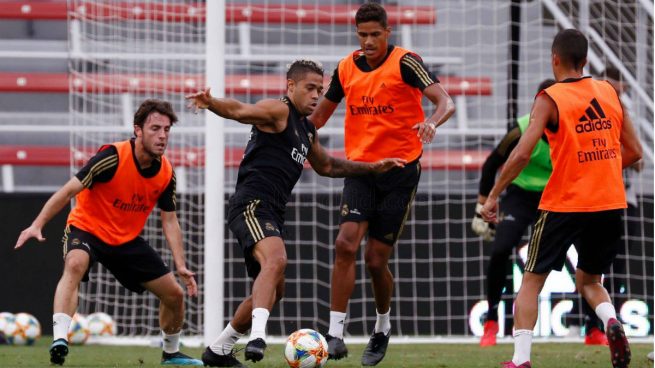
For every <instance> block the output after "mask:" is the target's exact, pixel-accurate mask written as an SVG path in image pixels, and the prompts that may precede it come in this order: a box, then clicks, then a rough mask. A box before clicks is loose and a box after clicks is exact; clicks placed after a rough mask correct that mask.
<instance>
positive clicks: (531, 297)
mask: <svg viewBox="0 0 655 368" xmlns="http://www.w3.org/2000/svg"><path fill="white" fill-rule="evenodd" d="M587 48H588V42H587V39H586V37H585V36H584V35H583V34H582V33H581V32H579V31H577V30H575V29H567V30H563V31H561V32H559V33H558V34H557V35H556V36H555V39H554V40H553V46H552V60H551V64H552V67H553V74H554V75H555V80H557V82H558V83H556V84H554V85H553V86H551V87H549V88H547V89H545V90H543V91H541V92H540V93H538V94H537V97H536V98H535V102H534V105H533V107H532V112H531V113H530V124H529V125H528V128H527V130H526V131H525V133H524V134H523V135H522V136H521V139H520V140H519V143H518V144H517V146H516V148H515V149H514V151H513V152H512V154H511V155H510V157H509V160H508V161H507V163H506V164H505V167H504V169H503V171H502V173H501V175H500V177H499V179H498V181H497V182H496V185H495V186H494V188H493V189H492V190H491V192H490V193H489V196H488V197H487V200H486V202H485V204H484V206H483V208H482V211H481V212H482V216H483V218H484V219H485V220H486V221H490V222H497V212H498V203H497V201H498V196H499V195H500V193H502V192H503V190H504V189H505V188H506V187H507V186H508V185H509V184H510V183H511V182H512V180H513V179H514V178H516V176H517V175H518V174H519V173H520V172H521V170H522V169H523V167H525V165H526V164H527V163H528V161H529V159H530V155H531V153H532V150H533V148H534V147H535V145H536V143H537V142H538V141H539V139H540V138H541V137H542V136H543V135H544V134H545V135H546V138H547V139H548V142H549V144H550V156H551V160H552V163H553V172H552V174H551V176H550V179H549V181H548V183H547V184H546V187H545V188H544V191H543V195H542V197H541V202H540V203H539V210H540V212H539V216H538V219H537V222H536V224H535V226H534V230H533V233H532V237H531V239H530V244H529V247H528V259H527V261H526V266H525V274H524V275H523V280H522V283H521V289H520V290H519V293H518V296H517V297H516V302H515V307H514V356H513V357H512V360H511V361H508V362H505V363H502V364H503V367H505V368H514V367H519V368H529V367H531V366H532V365H531V362H530V349H531V345H532V329H533V328H534V326H535V323H536V320H537V296H538V295H539V293H540V291H541V289H542V287H543V285H544V282H545V281H546V278H547V277H548V274H549V273H550V271H552V270H561V269H562V266H563V265H564V261H565V259H566V251H567V250H568V248H569V247H570V245H571V244H573V245H574V246H575V247H576V249H577V251H578V265H577V269H576V274H575V280H576V286H577V290H578V291H579V292H580V294H582V296H583V297H584V298H585V299H586V300H587V302H588V303H589V305H590V306H591V307H592V308H594V310H595V311H596V314H597V315H598V317H599V318H600V319H601V320H602V321H603V324H604V325H605V331H606V334H607V339H608V341H609V345H610V351H611V360H612V366H613V367H615V368H619V367H620V368H624V367H627V366H628V364H629V363H630V348H629V345H628V340H627V339H626V337H625V333H624V331H623V326H622V325H621V323H620V322H619V321H618V320H617V318H616V311H615V309H614V306H613V305H612V304H611V300H610V297H609V295H608V293H607V290H605V288H604V287H603V285H602V283H601V277H602V274H603V273H604V272H607V270H608V268H609V267H610V266H611V265H612V262H613V261H614V258H615V256H616V253H617V251H618V248H619V246H620V241H621V232H622V229H623V223H622V219H621V214H622V213H623V208H626V199H625V190H624V187H623V179H622V168H624V167H628V166H630V165H631V164H633V163H634V162H636V161H637V160H639V159H640V158H641V154H642V152H641V145H640V144H639V139H638V138H637V136H636V134H635V131H634V128H633V126H632V122H631V121H630V117H629V115H628V114H627V113H625V112H624V109H623V107H622V105H621V101H620V100H619V97H618V95H617V93H616V91H615V90H614V88H613V87H612V86H611V85H610V84H609V83H608V82H607V81H596V80H593V79H591V78H590V77H584V76H583V67H584V65H585V64H586V62H587Z"/></svg>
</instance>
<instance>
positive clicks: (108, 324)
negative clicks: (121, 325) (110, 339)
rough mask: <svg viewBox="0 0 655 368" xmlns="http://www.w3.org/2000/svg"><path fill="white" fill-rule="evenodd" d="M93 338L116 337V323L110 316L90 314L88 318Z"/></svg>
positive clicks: (101, 313) (100, 313)
mask: <svg viewBox="0 0 655 368" xmlns="http://www.w3.org/2000/svg"><path fill="white" fill-rule="evenodd" d="M86 321H87V323H88V327H89V332H90V333H91V336H114V335H116V323H114V319H113V318H111V316H110V315H108V314H107V313H103V312H96V313H91V314H89V316H88V317H86Z"/></svg>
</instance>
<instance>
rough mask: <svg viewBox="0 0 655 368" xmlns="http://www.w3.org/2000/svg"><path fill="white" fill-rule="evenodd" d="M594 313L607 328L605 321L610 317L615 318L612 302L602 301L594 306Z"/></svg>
mask: <svg viewBox="0 0 655 368" xmlns="http://www.w3.org/2000/svg"><path fill="white" fill-rule="evenodd" d="M596 315H597V316H598V318H600V320H601V321H603V326H605V328H607V322H608V321H609V320H610V318H616V310H615V309H614V306H613V305H612V303H608V302H603V303H600V304H598V305H597V306H596Z"/></svg>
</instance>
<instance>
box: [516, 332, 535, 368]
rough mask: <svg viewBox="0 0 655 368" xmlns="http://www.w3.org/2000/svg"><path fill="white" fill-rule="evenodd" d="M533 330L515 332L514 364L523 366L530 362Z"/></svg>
mask: <svg viewBox="0 0 655 368" xmlns="http://www.w3.org/2000/svg"><path fill="white" fill-rule="evenodd" d="M530 349H532V330H514V356H513V357H512V362H514V364H516V365H521V364H523V363H525V362H529V361H530Z"/></svg>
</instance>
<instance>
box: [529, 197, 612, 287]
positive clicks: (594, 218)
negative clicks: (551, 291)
mask: <svg viewBox="0 0 655 368" xmlns="http://www.w3.org/2000/svg"><path fill="white" fill-rule="evenodd" d="M622 214H623V210H622V209H618V210H610V211H600V212H549V211H543V210H541V211H539V217H538V218H537V222H536V223H535V225H534V230H533V232H532V237H531V238H530V245H529V246H528V260H527V261H526V264H525V270H526V271H529V272H533V273H547V272H550V271H552V270H561V269H562V266H564V262H565V261H566V252H567V250H568V249H569V247H571V245H574V246H575V248H576V250H577V251H578V265H577V268H579V269H581V270H582V271H584V272H586V273H589V274H592V275H600V274H603V273H607V272H608V271H609V268H610V266H611V265H612V262H613V261H614V258H615V257H616V254H617V253H618V251H619V247H620V246H621V235H622V234H623V220H622V219H621V215H622Z"/></svg>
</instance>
